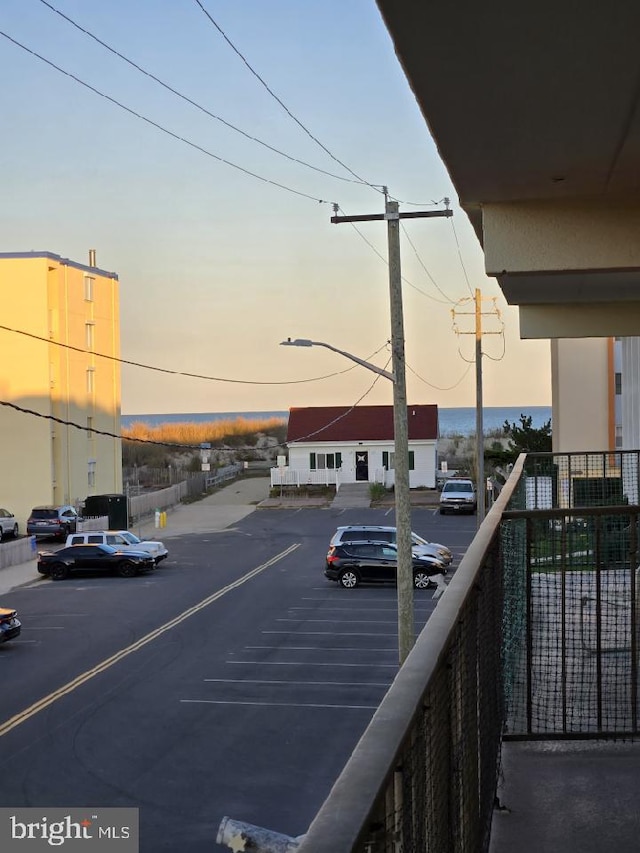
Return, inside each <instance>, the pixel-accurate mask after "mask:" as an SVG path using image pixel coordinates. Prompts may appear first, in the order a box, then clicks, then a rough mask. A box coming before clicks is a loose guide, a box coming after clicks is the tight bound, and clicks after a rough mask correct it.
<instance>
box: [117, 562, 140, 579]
mask: <svg viewBox="0 0 640 853" xmlns="http://www.w3.org/2000/svg"><path fill="white" fill-rule="evenodd" d="M136 572H137V569H136V565H135V563H132V562H131V561H130V560H125V561H124V562H122V563H119V565H118V574H119V575H120V577H121V578H132V577H133V576H134V575H135V574H136Z"/></svg>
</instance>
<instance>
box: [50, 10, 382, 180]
mask: <svg viewBox="0 0 640 853" xmlns="http://www.w3.org/2000/svg"><path fill="white" fill-rule="evenodd" d="M40 2H41V3H42V4H43V5H44V6H46V7H47V8H48V9H50V10H51V11H52V12H54V13H55V14H56V15H59V16H60V17H61V18H63V19H64V20H65V21H67V22H68V23H70V24H71V26H73V27H75V28H76V29H77V30H79V31H80V32H81V33H84V34H85V35H86V36H88V37H89V38H91V39H93V40H94V41H95V42H97V43H98V44H99V45H101V46H102V47H104V48H105V49H106V50H108V51H109V52H110V53H112V54H113V55H114V56H117V57H118V58H119V59H122V60H123V61H124V62H126V63H127V64H128V65H130V66H131V67H132V68H135V69H136V71H139V72H140V73H141V74H144V75H145V76H146V77H149V78H150V79H151V80H154V81H155V82H156V83H158V84H159V85H160V86H162V87H163V88H164V89H166V90H167V91H168V92H171V93H172V94H173V95H176V96H177V97H178V98H181V99H182V100H183V101H186V103H188V104H191V106H193V107H195V108H196V109H198V110H200V111H201V112H203V113H204V114H205V115H207V116H209V117H210V118H212V119H215V121H218V122H220V123H221V124H223V125H225V127H228V128H229V129H230V130H233V131H235V132H236V133H239V134H240V135H241V136H244V137H245V139H249V140H251V142H256V143H257V144H258V145H262V146H263V147H264V148H266V149H268V150H269V151H272V152H273V153H274V154H278V155H280V156H281V157H285V158H286V159H287V160H289V161H290V162H292V163H297V164H298V165H299V166H305V167H306V168H308V169H313V171H314V172H319V173H320V174H321V175H326V176H327V177H329V178H335V179H336V180H337V181H346V182H348V183H359V184H362V185H364V186H367V184H366V182H364V181H361V180H359V179H358V180H354V179H352V178H347V177H345V176H344V175H336V174H334V173H333V172H328V171H326V170H325V169H321V168H319V167H318V166H313V165H312V164H311V163H307V162H306V161H305V160H300V159H298V158H297V157H293V156H292V155H290V154H287V153H286V152H285V151H281V150H280V149H279V148H275V147H274V146H273V145H269V143H268V142H265V141H264V140H262V139H259V138H258V137H257V136H252V135H251V134H250V133H247V132H246V131H244V130H242V129H241V128H239V127H236V125H234V124H231V122H229V121H227V120H226V119H224V118H222V117H221V116H218V115H216V114H215V113H212V112H211V111H210V110H208V109H207V108H206V107H203V106H202V104H199V103H197V101H194V100H193V99H192V98H190V97H188V96H187V95H184V94H183V93H182V92H179V91H178V90H177V89H174V88H173V86H170V85H169V84H168V83H166V82H165V81H164V80H161V79H160V77H157V76H156V75H155V74H152V73H151V72H150V71H147V70H146V69H145V68H143V67H142V66H141V65H138V63H137V62H134V61H133V60H132V59H129V58H128V57H127V56H125V55H124V54H123V53H120V51H118V50H116V49H115V48H114V47H111V45H108V44H107V43H106V42H104V41H102V39H100V38H98V36H96V35H95V34H94V33H92V32H91V31H90V30H87V29H86V28H85V27H83V26H81V25H80V24H79V23H78V22H77V21H74V20H73V18H70V17H69V16H68V15H65V14H64V12H61V11H60V9H56V7H55V6H53V5H52V4H51V3H49V2H48V0H40Z"/></svg>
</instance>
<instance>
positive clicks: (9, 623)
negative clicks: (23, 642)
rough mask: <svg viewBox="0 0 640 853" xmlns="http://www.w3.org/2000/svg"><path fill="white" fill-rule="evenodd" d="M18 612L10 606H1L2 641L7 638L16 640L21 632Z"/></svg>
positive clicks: (0, 638) (0, 626)
mask: <svg viewBox="0 0 640 853" xmlns="http://www.w3.org/2000/svg"><path fill="white" fill-rule="evenodd" d="M21 627H22V626H21V624H20V620H19V619H18V613H17V611H15V610H10V609H9V608H8V607H0V643H6V641H7V640H15V638H16V637H17V636H18V635H19V634H20V628H21Z"/></svg>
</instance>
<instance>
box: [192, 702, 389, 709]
mask: <svg viewBox="0 0 640 853" xmlns="http://www.w3.org/2000/svg"><path fill="white" fill-rule="evenodd" d="M180 702H182V703H184V704H190V705H259V706H261V707H265V708H331V709H333V708H335V709H339V710H342V709H346V710H349V711H377V710H378V706H377V705H322V704H319V703H315V702H227V701H223V700H222V699H180Z"/></svg>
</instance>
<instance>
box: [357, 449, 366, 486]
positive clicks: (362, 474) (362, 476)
mask: <svg viewBox="0 0 640 853" xmlns="http://www.w3.org/2000/svg"><path fill="white" fill-rule="evenodd" d="M368 479H369V451H368V450H356V480H365V481H366V480H368Z"/></svg>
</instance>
